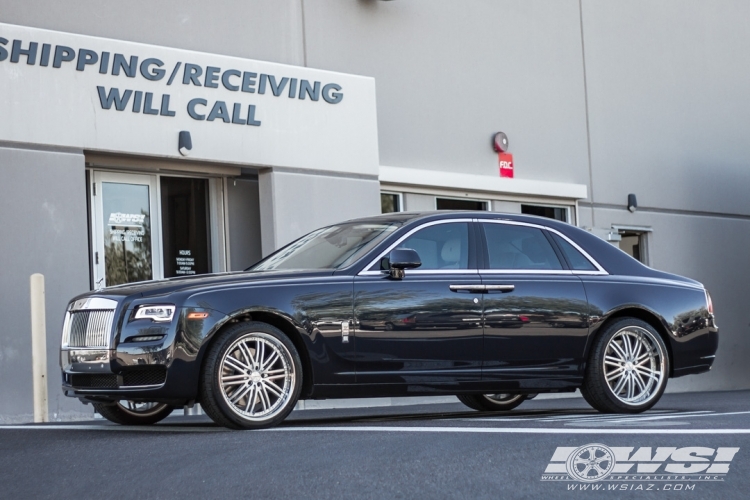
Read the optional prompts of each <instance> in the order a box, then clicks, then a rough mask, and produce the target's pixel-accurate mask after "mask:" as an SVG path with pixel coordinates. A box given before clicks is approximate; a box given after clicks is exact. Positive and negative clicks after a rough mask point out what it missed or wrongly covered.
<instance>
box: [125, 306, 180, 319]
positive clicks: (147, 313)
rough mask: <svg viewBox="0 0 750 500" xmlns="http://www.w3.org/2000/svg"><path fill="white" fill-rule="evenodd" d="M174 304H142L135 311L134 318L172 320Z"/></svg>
mask: <svg viewBox="0 0 750 500" xmlns="http://www.w3.org/2000/svg"><path fill="white" fill-rule="evenodd" d="M174 310H175V307H174V306H161V305H160V306H140V307H138V309H137V310H136V311H135V318H134V319H151V320H153V321H163V322H168V321H172V317H173V316H174Z"/></svg>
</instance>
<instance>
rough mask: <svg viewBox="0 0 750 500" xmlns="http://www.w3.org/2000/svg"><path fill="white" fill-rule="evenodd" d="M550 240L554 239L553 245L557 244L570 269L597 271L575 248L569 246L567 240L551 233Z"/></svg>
mask: <svg viewBox="0 0 750 500" xmlns="http://www.w3.org/2000/svg"><path fill="white" fill-rule="evenodd" d="M552 238H554V240H555V243H557V246H559V247H560V250H562V253H563V254H564V255H565V258H566V259H568V263H569V264H570V268H571V269H572V270H574V271H598V269H597V268H596V266H594V264H592V263H591V261H590V260H589V259H587V258H586V257H585V256H584V255H583V254H582V253H581V252H579V251H578V250H577V249H576V247H574V246H573V245H571V244H570V243H569V242H568V240H566V239H565V238H562V237H561V236H560V235H558V234H555V233H552Z"/></svg>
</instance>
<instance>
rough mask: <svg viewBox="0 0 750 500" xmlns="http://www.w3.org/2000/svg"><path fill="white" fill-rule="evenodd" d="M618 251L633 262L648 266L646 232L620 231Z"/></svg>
mask: <svg viewBox="0 0 750 500" xmlns="http://www.w3.org/2000/svg"><path fill="white" fill-rule="evenodd" d="M619 232H620V238H621V239H620V244H619V247H620V250H622V251H623V252H625V253H626V254H628V255H630V256H631V257H633V258H634V259H635V260H637V261H640V262H642V263H643V264H646V265H648V258H647V252H646V235H647V234H648V233H646V232H640V231H628V230H620V231H619Z"/></svg>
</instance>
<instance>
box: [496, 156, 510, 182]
mask: <svg viewBox="0 0 750 500" xmlns="http://www.w3.org/2000/svg"><path fill="white" fill-rule="evenodd" d="M497 164H498V166H499V167H500V177H509V178H511V179H512V178H513V155H512V154H511V153H498V154H497Z"/></svg>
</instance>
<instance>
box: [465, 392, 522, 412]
mask: <svg viewBox="0 0 750 500" xmlns="http://www.w3.org/2000/svg"><path fill="white" fill-rule="evenodd" d="M456 397H457V398H458V400H459V401H461V402H462V403H463V404H465V405H466V406H468V407H469V408H471V409H473V410H477V411H510V410H512V409H513V408H515V407H516V406H518V405H520V404H521V403H523V402H524V401H526V395H525V394H461V395H460V396H456Z"/></svg>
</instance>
